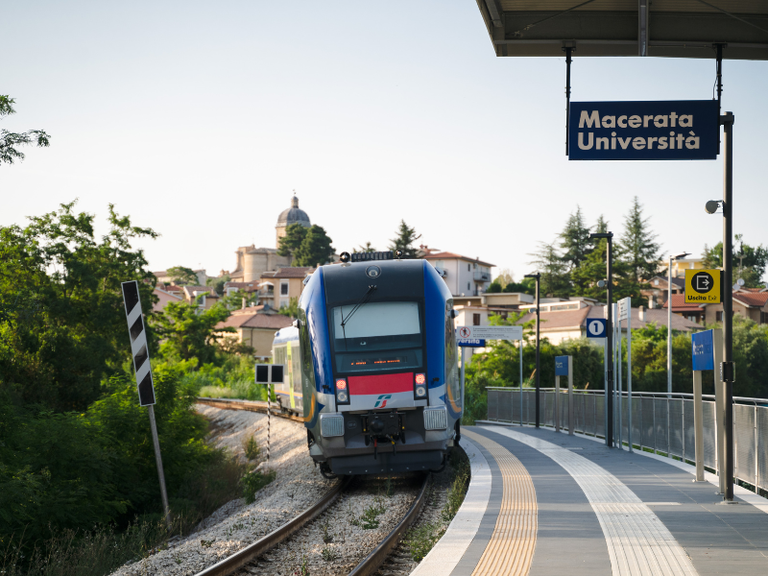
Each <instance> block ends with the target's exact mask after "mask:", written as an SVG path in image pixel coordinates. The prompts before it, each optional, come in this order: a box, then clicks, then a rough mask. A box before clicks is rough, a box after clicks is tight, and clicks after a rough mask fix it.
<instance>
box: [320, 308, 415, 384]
mask: <svg viewBox="0 0 768 576" xmlns="http://www.w3.org/2000/svg"><path fill="white" fill-rule="evenodd" d="M332 316H333V322H332V325H333V348H334V352H335V362H336V372H337V373H339V374H344V373H352V372H372V371H377V372H378V371H381V370H392V371H398V370H413V369H415V368H419V367H421V366H423V349H422V347H423V335H422V327H421V326H422V321H421V313H420V310H419V305H418V303H416V302H368V303H365V304H363V305H361V306H358V307H357V309H355V305H348V306H337V307H335V308H333V310H332Z"/></svg>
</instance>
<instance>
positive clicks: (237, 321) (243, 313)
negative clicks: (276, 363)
mask: <svg viewBox="0 0 768 576" xmlns="http://www.w3.org/2000/svg"><path fill="white" fill-rule="evenodd" d="M292 323H293V319H291V318H290V317H288V316H283V315H281V314H277V313H275V311H274V310H272V309H271V308H270V307H269V306H263V305H262V306H250V307H248V308H242V309H240V310H234V311H233V312H232V315H231V316H230V317H229V318H227V319H226V320H224V321H223V322H220V323H219V324H217V325H216V328H217V329H221V328H227V327H231V328H234V329H235V333H234V334H230V335H227V337H230V338H235V339H237V341H238V342H242V343H243V344H246V345H248V346H251V347H253V349H254V350H255V352H254V354H255V356H256V358H259V359H261V360H267V359H269V358H271V357H272V342H273V341H274V339H275V334H276V333H277V331H278V330H280V329H281V328H286V327H288V326H290V325H291V324H292Z"/></svg>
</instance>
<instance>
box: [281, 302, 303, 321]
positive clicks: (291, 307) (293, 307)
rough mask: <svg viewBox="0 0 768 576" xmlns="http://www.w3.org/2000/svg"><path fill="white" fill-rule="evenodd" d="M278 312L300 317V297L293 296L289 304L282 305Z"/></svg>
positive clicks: (290, 316) (291, 316)
mask: <svg viewBox="0 0 768 576" xmlns="http://www.w3.org/2000/svg"><path fill="white" fill-rule="evenodd" d="M278 314H282V315H283V316H288V317H289V318H298V317H299V299H298V298H291V299H290V300H289V303H288V305H287V306H280V310H278Z"/></svg>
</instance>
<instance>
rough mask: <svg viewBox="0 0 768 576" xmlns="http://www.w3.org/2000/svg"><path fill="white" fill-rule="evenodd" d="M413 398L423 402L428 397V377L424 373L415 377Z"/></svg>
mask: <svg viewBox="0 0 768 576" xmlns="http://www.w3.org/2000/svg"><path fill="white" fill-rule="evenodd" d="M413 397H414V398H415V399H416V400H422V399H424V398H426V397H427V375H426V374H424V373H419V374H414V376H413Z"/></svg>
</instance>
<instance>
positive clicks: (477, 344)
mask: <svg viewBox="0 0 768 576" xmlns="http://www.w3.org/2000/svg"><path fill="white" fill-rule="evenodd" d="M456 344H458V345H459V346H466V347H467V348H483V347H484V346H485V340H481V339H480V338H457V339H456Z"/></svg>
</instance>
